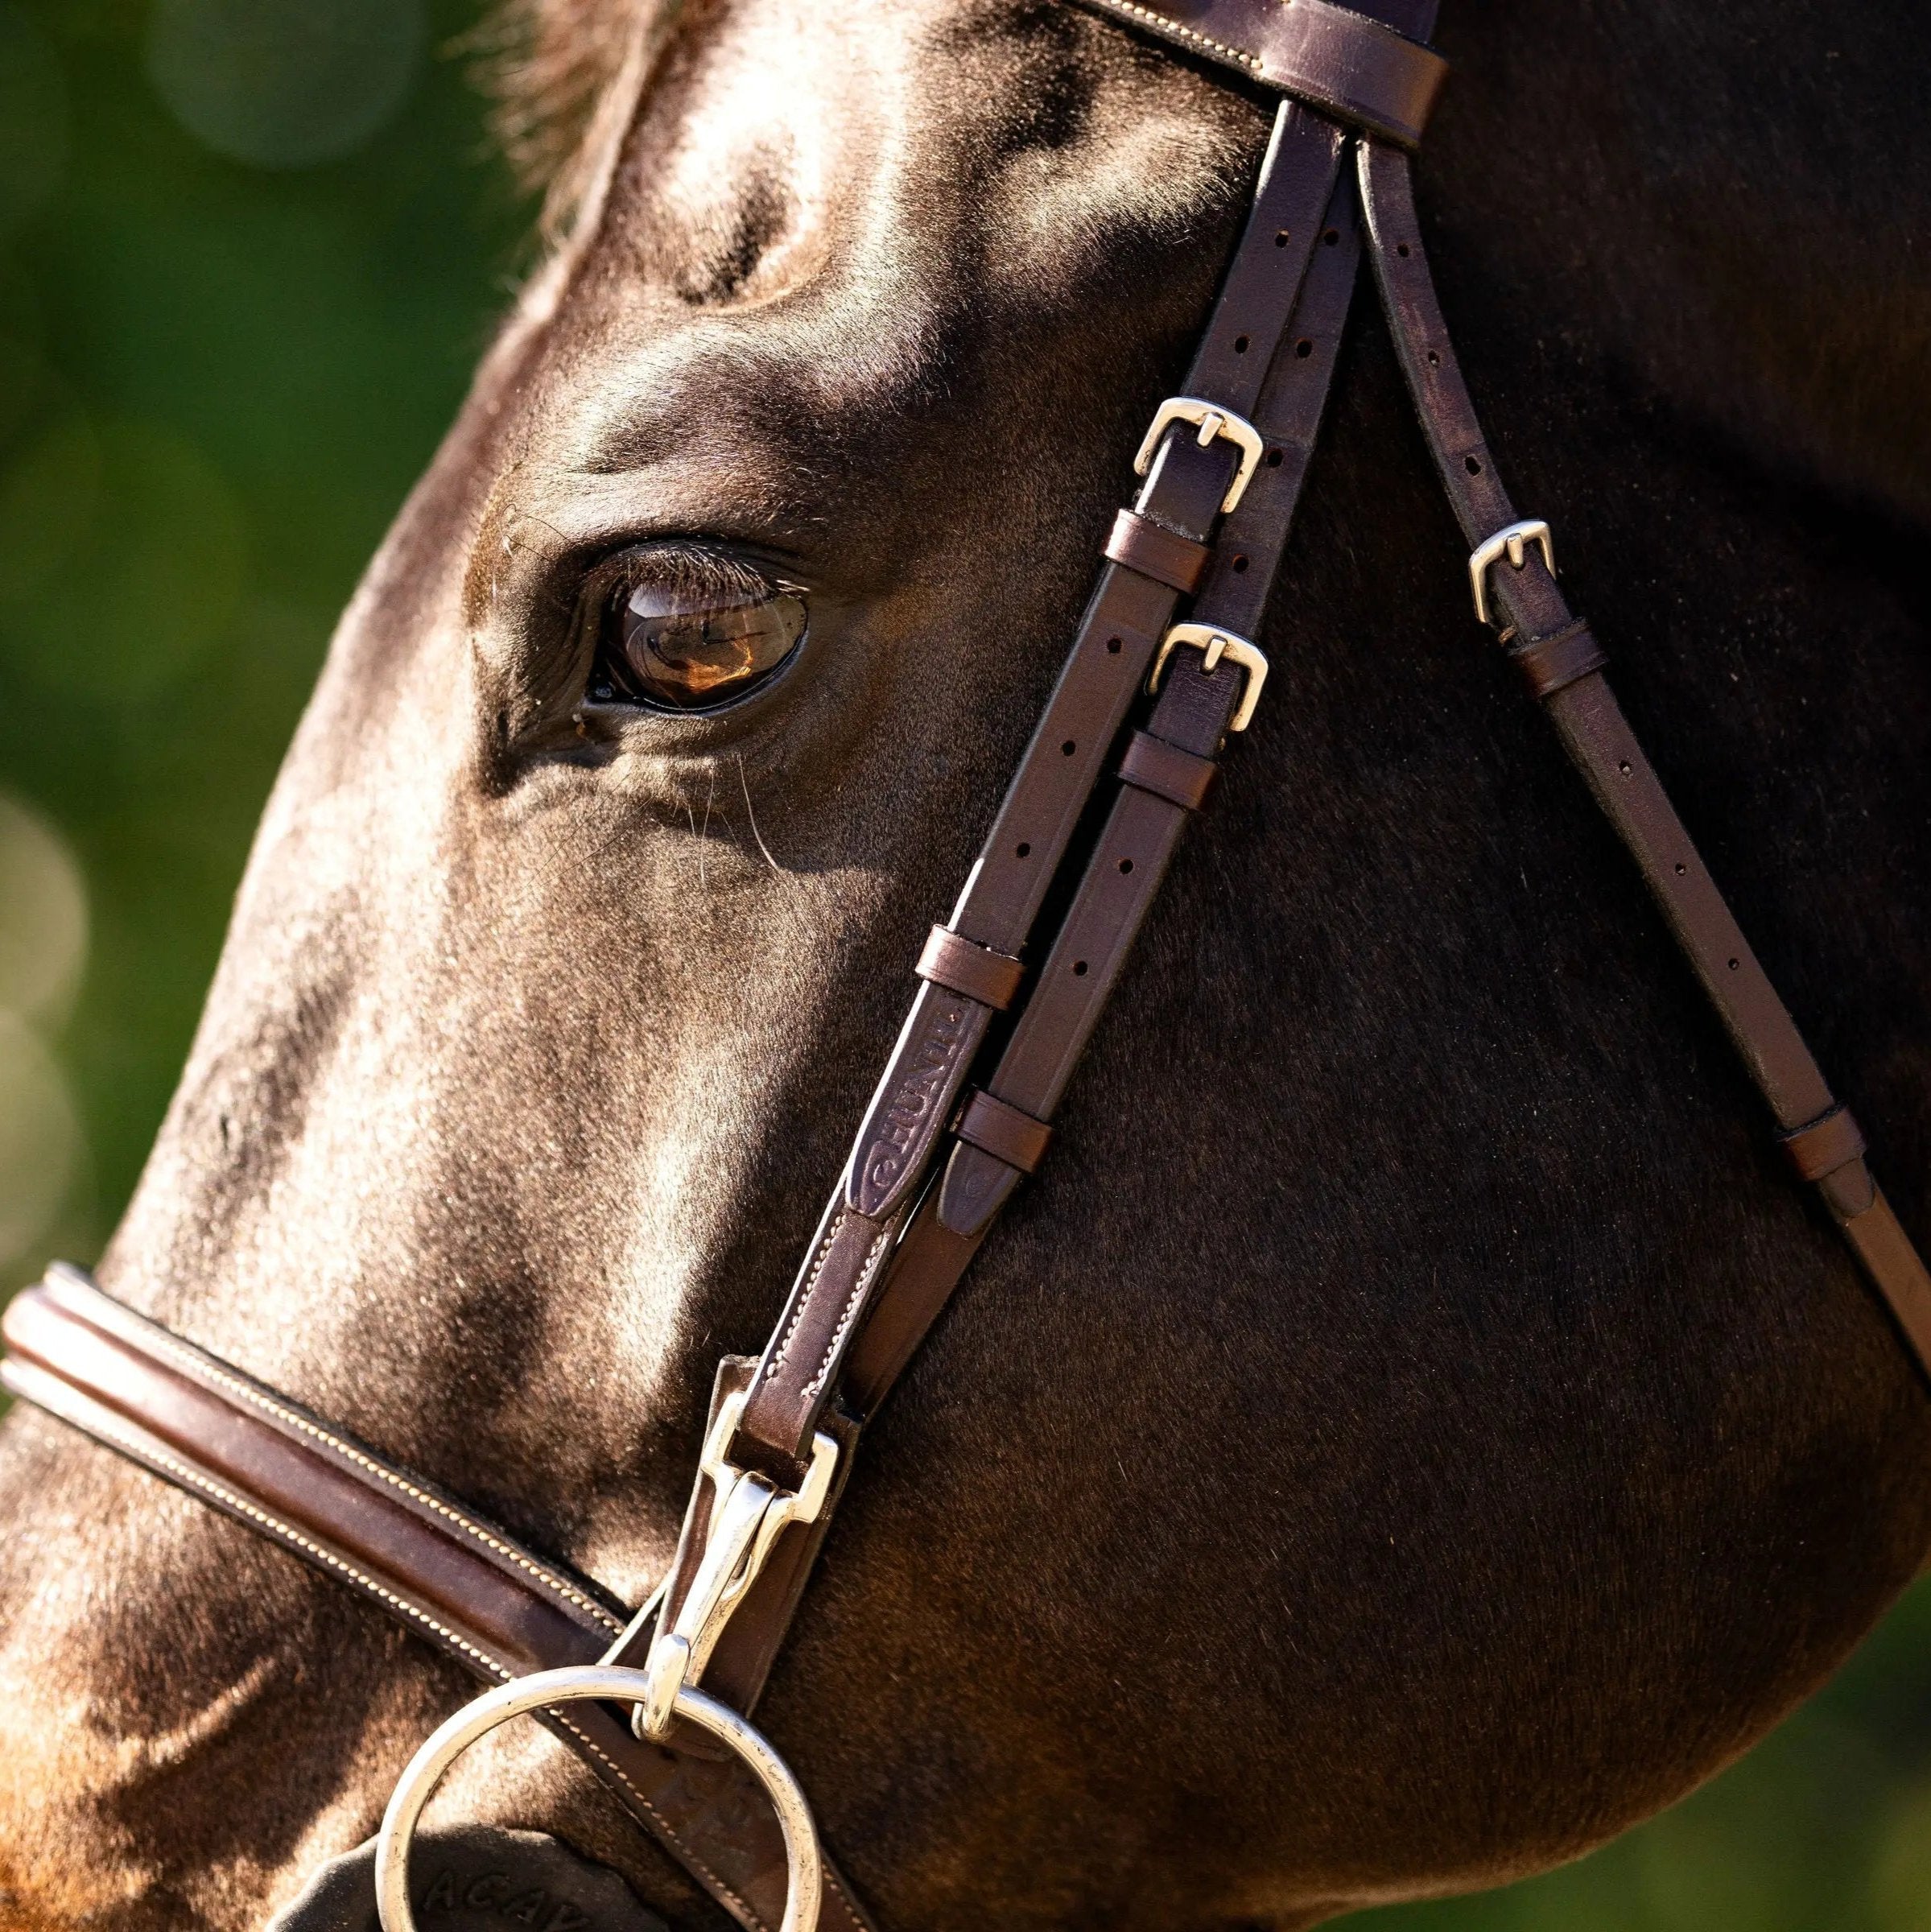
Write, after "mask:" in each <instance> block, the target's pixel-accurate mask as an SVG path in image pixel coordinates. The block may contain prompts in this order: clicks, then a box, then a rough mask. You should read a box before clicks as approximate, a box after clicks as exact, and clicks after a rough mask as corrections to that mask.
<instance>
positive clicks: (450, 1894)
mask: <svg viewBox="0 0 1931 1932" xmlns="http://www.w3.org/2000/svg"><path fill="white" fill-rule="evenodd" d="M464 1907H468V1909H469V1910H470V1911H472V1912H486V1913H489V1916H490V1917H491V1918H502V1919H508V1920H510V1922H512V1923H514V1924H516V1925H519V1926H530V1927H532V1928H533V1932H584V1928H585V1927H586V1926H589V1924H590V1914H589V1913H588V1912H586V1911H584V1909H582V1908H581V1907H580V1906H578V1905H571V1902H570V1901H569V1900H568V1899H567V1898H559V1897H557V1895H556V1894H555V1893H554V1892H546V1891H545V1890H544V1889H543V1888H542V1887H541V1886H540V1885H531V1886H519V1885H518V1884H517V1883H516V1881H515V1880H514V1879H512V1878H511V1877H510V1874H509V1873H508V1872H480V1873H478V1874H477V1876H474V1877H467V1876H463V1875H461V1874H460V1873H458V1872H450V1871H444V1872H438V1873H437V1874H436V1876H435V1880H433V1881H432V1882H431V1885H430V1887H429V1889H428V1890H427V1892H425V1893H423V1897H422V1901H421V1902H420V1903H419V1905H417V1906H416V1916H417V1917H418V1918H427V1917H428V1916H430V1915H431V1914H434V1913H438V1912H458V1911H461V1910H462V1909H464Z"/></svg>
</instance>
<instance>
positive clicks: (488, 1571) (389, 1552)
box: [0, 1266, 871, 1932]
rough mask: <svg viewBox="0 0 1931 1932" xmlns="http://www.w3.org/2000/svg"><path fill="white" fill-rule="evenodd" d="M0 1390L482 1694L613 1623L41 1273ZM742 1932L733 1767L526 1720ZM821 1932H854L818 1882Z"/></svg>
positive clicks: (777, 1871) (756, 1907)
mask: <svg viewBox="0 0 1931 1932" xmlns="http://www.w3.org/2000/svg"><path fill="white" fill-rule="evenodd" d="M4 1326H5V1332H6V1345H7V1356H6V1362H5V1364H4V1365H0V1381H4V1382H5V1384H6V1387H7V1389H9V1390H10V1391H11V1393H14V1395H16V1396H19V1397H22V1398H23V1399H24V1400H26V1401H27V1402H32V1403H34V1404H35V1406H37V1407H39V1408H41V1409H43V1410H47V1412H48V1413H50V1414H53V1415H56V1416H59V1417H60V1418H61V1419H62V1420H63V1421H64V1422H70V1423H72V1425H73V1426H75V1427H76V1428H78V1429H80V1430H84V1431H85V1433H86V1434H88V1435H91V1436H93V1438H94V1439H95V1440H96V1441H97V1442H101V1443H105V1444H106V1445H107V1446H108V1447H109V1448H112V1449H115V1450H118V1451H120V1453H121V1454H122V1455H125V1456H126V1457H128V1458H129V1459H131V1460H132V1461H134V1462H136V1463H139V1464H140V1465H141V1466H142V1468H146V1469H149V1470H151V1471H152V1472H154V1473H155V1475H157V1476H161V1477H163V1478H164V1479H165V1480H167V1481H168V1482H171V1483H172V1484H175V1486H176V1487H177V1488H181V1489H184V1490H186V1491H187V1492H188V1494H189V1495H191V1496H196V1497H197V1498H199V1499H200V1501H203V1502H204V1503H206V1504H208V1505H210V1506H211V1507H212V1508H213V1509H219V1510H221V1512H222V1513H224V1514H225V1515H228V1516H230V1517H233V1518H234V1519H235V1521H237V1522H239V1523H241V1525H243V1526H244V1527H245V1528H247V1529H250V1530H254V1532H255V1533H256V1534H258V1535H260V1536H263V1537H266V1538H267V1539H268V1540H269V1541H270V1542H274V1543H277V1544H279V1545H280V1546H281V1547H282V1548H283V1549H285V1550H288V1551H289V1552H290V1553H291V1554H293V1555H295V1556H297V1557H299V1558H301V1560H302V1561H303V1562H304V1563H307V1564H309V1565H311V1566H312V1567H313V1568H315V1569H316V1570H318V1571H320V1572H321V1573H322V1574H323V1575H325V1576H328V1577H331V1578H333V1579H335V1580H336V1582H337V1583H342V1584H344V1585H345V1586H346V1587H348V1588H349V1589H350V1590H352V1591H354V1592H355V1593H356V1594H357V1596H361V1598H362V1599H363V1600H365V1601H366V1602H369V1603H371V1604H374V1605H375V1606H376V1607H377V1608H378V1609H380V1610H382V1611H384V1612H386V1613H387V1614H388V1615H389V1616H392V1617H394V1618H395V1619H396V1620H398V1622H399V1623H401V1624H402V1625H403V1627H404V1628H405V1629H409V1630H411V1631H413V1632H415V1634H416V1635H417V1636H419V1637H422V1638H423V1639H424V1640H425V1641H427V1642H429V1643H431V1644H432V1645H435V1648H436V1649H439V1650H440V1651H442V1652H443V1653H444V1655H446V1656H448V1657H452V1658H453V1659H454V1660H455V1662H457V1663H459V1664H460V1665H461V1666H463V1668H464V1670H468V1671H470V1672H471V1673H472V1674H474V1675H475V1676H476V1677H477V1678H480V1679H481V1681H482V1682H485V1683H486V1684H494V1683H502V1682H508V1681H509V1680H510V1678H516V1677H522V1676H526V1675H527V1674H529V1673H530V1672H531V1671H534V1670H555V1669H557V1668H559V1667H561V1666H563V1665H566V1664H593V1663H595V1662H597V1661H598V1659H599V1658H600V1657H602V1656H603V1655H604V1653H605V1652H606V1651H607V1650H608V1649H609V1648H610V1645H611V1644H612V1643H613V1641H614V1640H615V1639H616V1638H617V1637H618V1636H619V1635H620V1634H621V1632H622V1630H623V1629H624V1626H625V1622H626V1621H627V1620H628V1617H629V1612H626V1611H625V1610H624V1609H623V1608H622V1607H621V1605H619V1604H617V1603H615V1602H614V1601H613V1600H612V1599H611V1598H610V1597H609V1596H608V1595H607V1594H606V1593H605V1592H604V1591H602V1590H600V1589H599V1588H598V1587H597V1586H596V1584H594V1583H589V1582H588V1581H586V1580H585V1579H584V1578H583V1577H581V1576H579V1575H576V1574H575V1573H574V1572H573V1571H570V1570H568V1569H566V1568H565V1567H563V1566H562V1565H561V1564H559V1563H551V1562H550V1561H548V1560H547V1559H546V1558H542V1557H539V1556H538V1555H536V1554H534V1552H532V1551H530V1550H526V1549H525V1548H523V1547H522V1546H521V1545H519V1544H518V1542H516V1540H515V1539H514V1538H513V1537H511V1536H510V1535H509V1534H508V1533H507V1532H505V1530H501V1529H500V1528H499V1527H497V1525H495V1524H494V1523H492V1522H490V1521H488V1520H487V1519H486V1518H485V1517H481V1516H479V1515H478V1514H477V1513H476V1512H475V1511H474V1510H472V1509H470V1508H469V1507H468V1505H466V1504H463V1503H460V1502H458V1501H456V1499H455V1498H454V1497H452V1496H448V1495H447V1494H445V1493H444V1492H443V1491H442V1490H440V1489H439V1488H436V1487H435V1485H434V1484H431V1483H429V1482H427V1481H425V1480H423V1478H422V1477H420V1476H414V1475H411V1473H410V1472H407V1471H406V1470H403V1469H400V1468H398V1467H397V1466H396V1465H395V1464H394V1463H390V1462H389V1461H387V1460H386V1459H385V1458H383V1457H382V1456H381V1455H378V1454H377V1453H376V1452H375V1451H373V1450H372V1449H370V1448H369V1447H367V1446H366V1445H365V1444H364V1443H358V1442H357V1441H356V1440H355V1439H353V1437H351V1436H349V1435H346V1434H345V1433H344V1432H343V1431H342V1430H340V1429H337V1428H335V1427H334V1426H332V1425H330V1424H329V1423H328V1422H324V1421H323V1420H322V1418H320V1417H319V1416H316V1415H314V1414H311V1413H310V1412H309V1411H308V1410H306V1409H304V1408H303V1407H301V1406H299V1404H297V1403H295V1402H291V1401H290V1400H289V1399H288V1398H287V1397H286V1396H283V1395H279V1394H278V1393H276V1392H275V1391H274V1389H269V1388H266V1387H265V1386H264V1385H262V1383H260V1382H258V1381H255V1380H254V1378H253V1377H249V1376H246V1375H244V1374H243V1373H241V1371H240V1370H239V1369H233V1368H231V1367H230V1366H229V1364H227V1363H225V1362H222V1361H220V1360H217V1359H216V1358H215V1357H214V1356H211V1355H209V1354H208V1353H207V1352H205V1351H204V1350H202V1349H200V1348H195V1347H194V1346H193V1345H192V1344H190V1343H188V1342H184V1341H183V1340H180V1338H179V1336H176V1335H171V1334H169V1333H168V1331H167V1330H166V1329H165V1328H163V1327H159V1326H158V1325H157V1324H156V1323H153V1322H151V1321H148V1320H147V1319H146V1318H145V1317H143V1316H142V1315H137V1314H136V1313H134V1311H133V1310H132V1309H130V1308H127V1307H123V1306H122V1303H120V1302H117V1301H115V1300H113V1298H111V1297H110V1296H108V1295H106V1294H102V1293H101V1290H99V1289H98V1288H97V1287H96V1286H94V1285H93V1282H90V1281H89V1280H88V1279H87V1278H86V1277H85V1275H83V1274H80V1272H79V1271H78V1270H77V1269H70V1268H64V1267H60V1266H56V1267H55V1268H54V1269H51V1270H50V1271H49V1273H48V1275H47V1279H46V1281H45V1282H43V1283H42V1284H41V1285H40V1286H39V1287H36V1288H30V1289H28V1290H26V1292H25V1293H23V1294H19V1295H17V1296H16V1297H15V1298H14V1300H13V1302H11V1303H10V1305H9V1306H8V1307H7V1310H6V1318H5V1323H4ZM540 1715H541V1716H542V1719H543V1722H544V1723H545V1724H547V1725H548V1727H549V1728H550V1729H551V1730H552V1731H553V1732H555V1734H556V1736H558V1738H559V1739H560V1740H562V1742H563V1743H564V1744H567V1745H569V1746H570V1748H571V1749H572V1750H574V1751H575V1752H576V1753H577V1754H578V1756H580V1757H581V1758H582V1759H583V1760H584V1763H585V1764H586V1765H588V1766H589V1768H590V1769H591V1770H592V1771H593V1772H594V1773H596V1776H597V1777H599V1778H600V1780H601V1781H603V1782H604V1784H605V1785H608V1786H609V1789H610V1790H611V1791H612V1792H613V1793H614V1794H616V1796H617V1799H618V1800H619V1802H621V1804H622V1805H623V1806H624V1807H625V1810H627V1811H629V1814H631V1816H632V1817H633V1818H635V1819H636V1820H637V1822H638V1823H639V1824H641V1825H642V1826H643V1827H645V1828H646V1830H648V1831H650V1832H651V1833H652V1834H653V1835H655V1836H656V1837H657V1839H658V1840H659V1841H660V1842H661V1843H662V1844H663V1845H664V1847H665V1848H666V1850H667V1851H668V1852H670V1853H671V1855H672V1856H674V1857H675V1858H676V1859H677V1860H678V1861H679V1863H680V1864H682V1865H683V1867H684V1868H685V1869H686V1870H687V1872H690V1873H691V1876H692V1877H693V1878H694V1879H695V1880H696V1881H697V1882H698V1883H699V1885H702V1886H703V1888H704V1889H705V1890H706V1891H708V1893H710V1895H711V1896H712V1897H713V1898H715V1899H716V1901H717V1902H718V1903H719V1904H720V1905H722V1906H723V1907H724V1909H725V1910H726V1911H728V1912H729V1913H732V1916H733V1917H734V1918H737V1921H738V1922H739V1923H740V1924H741V1925H742V1926H745V1928H746V1932H776V1928H777V1926H778V1922H779V1920H780V1918H782V1914H783V1909H784V1897H785V1858H784V1843H783V1839H782V1837H781V1835H779V1832H778V1824H777V1820H776V1818H774V1815H773V1814H772V1811H771V1808H770V1804H769V1803H768V1802H766V1800H765V1797H764V1794H763V1793H762V1792H761V1790H760V1789H759V1788H758V1785H757V1781H756V1780H755V1779H754V1778H753V1777H752V1776H751V1774H750V1773H749V1772H748V1771H747V1770H746V1769H745V1767H744V1766H743V1765H741V1764H740V1763H739V1762H738V1761H737V1760H736V1759H734V1758H725V1759H721V1760H717V1759H714V1758H699V1757H693V1756H690V1755H688V1754H686V1753H683V1752H677V1753H673V1752H669V1751H666V1750H662V1749H660V1748H658V1746H656V1745H655V1744H650V1743H647V1742H644V1741H642V1740H639V1739H637V1737H635V1736H633V1735H632V1733H631V1730H630V1727H629V1724H626V1723H625V1721H624V1716H623V1713H622V1712H621V1711H613V1710H609V1709H606V1708H605V1707H604V1706H603V1705H600V1704H589V1703H580V1704H570V1705H567V1706H564V1707H561V1708H559V1709H557V1710H555V1711H549V1712H545V1713H542V1714H540ZM820 1922H821V1923H822V1924H823V1925H824V1926H826V1927H827V1928H828V1929H829V1932H871V1922H870V1921H869V1919H868V1918H867V1917H866V1916H865V1914H864V1910H863V1909H862V1908H861V1907H860V1906H859V1905H857V1903H856V1901H855V1900H854V1898H853V1897H852V1889H851V1887H850V1886H849V1885H848V1884H847V1883H846V1881H845V1880H844V1877H843V1876H841V1875H840V1873H838V1872H836V1871H833V1870H831V1869H830V1868H827V1877H826V1885H825V1899H824V1910H823V1918H822V1919H821V1921H820Z"/></svg>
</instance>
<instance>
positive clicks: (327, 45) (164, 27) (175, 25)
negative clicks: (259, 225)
mask: <svg viewBox="0 0 1931 1932" xmlns="http://www.w3.org/2000/svg"><path fill="white" fill-rule="evenodd" d="M424 37H425V27H424V16H423V5H422V0H158V3H157V4H156V6H155V10H154V13H153V14H152V16H151V20H150V23H149V27H148V35H147V72H148V76H149V78H150V79H151V80H152V81H153V82H154V85H155V89H156V91H157V92H158V93H159V94H160V96H161V97H162V99H163V101H166V102H167V105H168V107H169V108H170V109H171V110H172V112H173V114H174V115H175V118H176V119H177V120H178V121H179V122H180V123H181V125H182V126H184V127H185V128H186V129H187V130H188V132H189V133H190V134H194V135H195V136H196V137H197V138H199V139H200V140H202V141H204V142H206V143H207V145H208V147H212V149H214V150H215V151H216V152H217V154H223V155H228V156H229V157H230V159H234V160H237V161H247V162H251V163H254V165H255V166H256V167H313V166H314V165H315V164H316V163H318V162H322V161H333V160H336V159H340V157H341V156H342V155H347V154H352V153H353V152H354V151H355V150H356V149H357V148H358V147H361V146H362V144H363V143H364V142H365V141H367V140H369V138H370V137H371V136H372V135H373V134H375V133H376V132H377V131H378V130H379V129H380V128H381V127H382V126H383V125H384V124H385V123H386V122H387V121H388V120H389V119H390V118H391V116H393V115H394V113H395V112H396V110H397V109H398V108H399V107H400V106H401V105H402V101H403V99H404V97H406V95H407V93H408V92H409V85H410V82H411V80H412V79H413V78H414V76H415V69H416V66H417V63H418V61H419V59H420V58H421V55H422V50H423V39H424Z"/></svg>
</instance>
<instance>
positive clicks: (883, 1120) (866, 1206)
mask: <svg viewBox="0 0 1931 1932" xmlns="http://www.w3.org/2000/svg"><path fill="white" fill-rule="evenodd" d="M971 1043H972V1026H971V1023H970V1022H968V1019H967V1018H966V1008H965V1007H964V1006H963V1005H942V1006H935V1007H934V1008H933V1009H932V1012H931V1013H930V1017H929V1018H928V1019H927V1021H926V1026H925V1028H924V1030H923V1031H922V1033H921V1034H920V1035H919V1037H918V1038H917V1039H916V1040H913V1041H908V1042H906V1048H907V1050H906V1053H905V1054H904V1055H902V1059H903V1063H904V1067H905V1071H904V1072H903V1073H902V1074H901V1075H900V1076H899V1079H898V1082H897V1085H896V1086H894V1087H893V1089H892V1092H891V1097H890V1098H889V1100H885V1102H884V1103H883V1104H881V1105H880V1106H878V1107H877V1108H874V1109H873V1113H872V1118H871V1121H870V1122H869V1125H870V1127H871V1130H872V1136H871V1140H870V1142H869V1145H868V1146H867V1147H866V1149H865V1158H864V1161H863V1162H862V1163H861V1164H860V1170H859V1171H860V1176H861V1178H862V1180H863V1183H864V1186H863V1191H862V1192H861V1195H860V1199H859V1201H858V1203H857V1206H858V1210H859V1212H860V1213H861V1214H878V1213H880V1212H882V1211H883V1209H884V1206H885V1199H886V1197H887V1196H888V1195H889V1194H890V1193H891V1191H892V1189H893V1187H895V1186H897V1183H898V1182H899V1180H900V1179H901V1178H902V1176H903V1175H904V1174H905V1173H906V1169H907V1167H908V1166H915V1165H916V1164H917V1156H918V1154H919V1152H920V1151H921V1150H922V1149H923V1147H924V1146H925V1144H926V1142H927V1141H930V1138H931V1135H932V1131H933V1125H934V1121H935V1117H936V1116H937V1114H938V1113H939V1109H940V1108H942V1107H943V1105H944V1104H945V1096H946V1093H947V1089H948V1088H950V1086H951V1080H952V1074H953V1071H954V1070H955V1068H956V1067H958V1065H959V1059H960V1056H961V1055H963V1053H964V1052H965V1051H966V1050H967V1048H968V1047H969V1046H970V1045H971Z"/></svg>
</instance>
